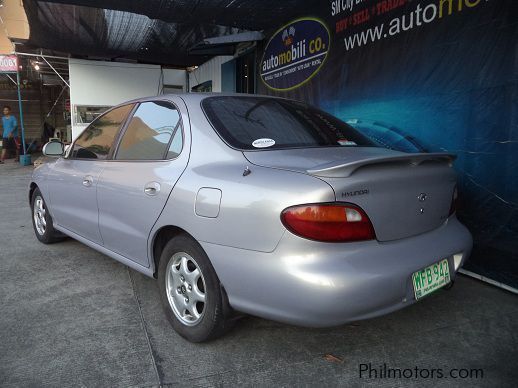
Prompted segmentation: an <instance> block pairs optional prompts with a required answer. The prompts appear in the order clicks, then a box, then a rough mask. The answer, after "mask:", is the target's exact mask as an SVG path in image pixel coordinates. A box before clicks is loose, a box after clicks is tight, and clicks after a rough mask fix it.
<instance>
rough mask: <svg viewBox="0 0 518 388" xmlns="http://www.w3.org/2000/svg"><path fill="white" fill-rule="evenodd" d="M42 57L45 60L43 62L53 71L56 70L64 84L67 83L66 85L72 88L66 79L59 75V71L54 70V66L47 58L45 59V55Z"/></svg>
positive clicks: (55, 71)
mask: <svg viewBox="0 0 518 388" xmlns="http://www.w3.org/2000/svg"><path fill="white" fill-rule="evenodd" d="M41 57H42V58H43V60H44V61H45V62H46V63H47V65H49V67H50V68H51V69H52V70H54V73H56V74H57V75H58V77H59V78H61V81H63V82H64V83H65V85H67V86H68V87H70V85H69V84H68V82H67V81H65V79H64V78H63V77H62V76H61V74H59V73H58V72H57V70H56V69H54V66H52V65H51V64H50V63H49V61H47V60H46V59H45V57H44V56H43V55H42V56H41Z"/></svg>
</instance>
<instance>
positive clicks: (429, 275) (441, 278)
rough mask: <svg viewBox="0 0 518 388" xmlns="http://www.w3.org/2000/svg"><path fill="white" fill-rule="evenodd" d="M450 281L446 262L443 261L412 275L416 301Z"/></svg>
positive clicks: (445, 260)
mask: <svg viewBox="0 0 518 388" xmlns="http://www.w3.org/2000/svg"><path fill="white" fill-rule="evenodd" d="M450 281H451V278H450V268H449V266H448V260H447V259H444V260H441V261H439V262H438V263H435V264H432V265H430V266H429V267H426V268H423V269H422V270H420V271H417V272H414V273H413V274H412V283H413V284H414V294H415V298H416V300H418V299H421V298H422V297H424V296H426V295H428V294H431V293H432V292H434V291H436V290H438V289H439V288H441V287H444V286H445V285H447V284H448V283H449V282H450Z"/></svg>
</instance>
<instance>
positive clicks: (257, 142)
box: [202, 96, 374, 150]
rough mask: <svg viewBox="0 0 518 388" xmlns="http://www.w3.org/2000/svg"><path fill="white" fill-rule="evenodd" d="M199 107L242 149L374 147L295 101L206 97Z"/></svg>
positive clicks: (337, 122)
mask: <svg viewBox="0 0 518 388" xmlns="http://www.w3.org/2000/svg"><path fill="white" fill-rule="evenodd" d="M202 107H203V109H204V111H205V113H206V115H207V117H208V119H209V121H210V122H211V123H212V125H213V126H214V128H215V129H216V131H217V132H218V133H219V134H220V136H221V137H222V138H223V139H224V140H225V141H226V142H227V143H228V144H229V145H230V146H232V147H234V148H238V149H242V150H257V149H261V148H262V149H272V148H273V149H275V148H301V147H329V146H337V147H356V146H371V147H372V146H374V144H373V143H372V142H371V141H370V140H369V139H368V138H366V137H365V136H363V135H362V134H360V133H359V132H358V131H356V130H355V129H354V128H352V127H351V126H349V125H347V124H346V123H344V122H342V121H340V120H339V119H337V118H336V117H334V116H331V115H330V114H328V113H326V112H324V111H321V110H319V109H316V108H314V107H311V106H308V105H306V104H302V103H298V102H295V101H289V100H281V99H275V98H268V97H239V96H232V97H208V98H206V99H204V100H203V101H202Z"/></svg>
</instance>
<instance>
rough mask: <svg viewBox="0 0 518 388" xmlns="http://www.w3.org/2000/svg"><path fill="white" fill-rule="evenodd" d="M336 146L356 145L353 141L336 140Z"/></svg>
mask: <svg viewBox="0 0 518 388" xmlns="http://www.w3.org/2000/svg"><path fill="white" fill-rule="evenodd" d="M338 144H340V145H343V146H355V145H357V144H356V143H355V142H354V141H351V140H347V139H340V140H338Z"/></svg>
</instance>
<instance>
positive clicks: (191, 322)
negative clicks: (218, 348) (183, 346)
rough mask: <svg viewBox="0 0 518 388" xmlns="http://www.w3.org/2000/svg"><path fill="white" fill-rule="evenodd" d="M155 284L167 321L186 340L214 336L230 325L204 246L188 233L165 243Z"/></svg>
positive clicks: (225, 300)
mask: <svg viewBox="0 0 518 388" xmlns="http://www.w3.org/2000/svg"><path fill="white" fill-rule="evenodd" d="M158 288H159V291H160V300H161V302H162V307H163V308H164V311H165V314H166V316H167V318H168V320H169V322H170V323H171V325H172V326H173V328H174V329H175V331H176V332H177V333H178V334H180V335H181V336H182V337H184V338H185V339H187V340H188V341H191V342H204V341H209V340H212V339H215V338H217V337H220V336H222V335H223V334H224V333H225V332H226V331H227V330H228V329H230V327H231V326H232V321H231V320H229V319H227V315H228V312H229V310H230V309H229V307H228V302H227V298H226V294H225V292H224V290H223V288H222V287H221V284H220V281H219V279H218V276H217V275H216V272H215V271H214V268H213V267H212V264H211V263H210V260H209V258H208V256H207V254H206V253H205V251H204V250H203V248H202V247H201V246H200V244H198V242H196V241H195V240H194V239H193V238H191V237H190V236H187V235H178V236H176V237H174V238H172V239H171V240H170V241H169V242H168V243H167V244H166V246H165V247H164V249H163V251H162V254H161V256H160V263H159V267H158Z"/></svg>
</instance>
